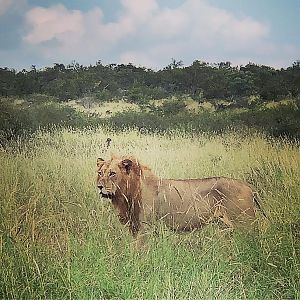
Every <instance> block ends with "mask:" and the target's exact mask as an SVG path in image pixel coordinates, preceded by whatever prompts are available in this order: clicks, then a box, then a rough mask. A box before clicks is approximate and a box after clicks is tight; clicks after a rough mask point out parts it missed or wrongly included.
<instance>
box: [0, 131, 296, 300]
mask: <svg viewBox="0 0 300 300" xmlns="http://www.w3.org/2000/svg"><path fill="white" fill-rule="evenodd" d="M107 137H110V138H111V139H112V145H111V148H110V149H109V150H107V149H106V146H105V141H106V138H107ZM111 152H112V153H115V154H132V155H135V156H136V157H138V158H139V159H140V160H141V161H142V162H143V163H144V164H146V165H149V166H150V167H151V168H152V170H153V171H154V172H155V173H156V174H158V175H160V176H162V177H169V178H189V177H207V176H213V175H216V176H217V175H224V176H231V177H235V178H241V179H246V180H247V181H249V182H251V183H252V184H253V185H254V186H255V187H256V188H257V189H258V191H259V192H260V194H261V198H262V201H263V206H264V209H265V211H266V212H267V214H268V216H269V220H266V219H265V218H263V216H262V215H261V214H260V215H259V217H258V222H257V224H256V225H255V226H254V227H253V229H252V230H250V231H242V230H236V231H234V232H233V233H229V232H228V231H222V230H221V229H220V228H219V227H218V226H217V225H216V224H211V225H209V226H206V227H205V228H204V229H203V230H201V231H196V232H193V233H186V234H177V233H174V232H170V231H168V230H166V229H165V228H161V227H157V228H156V230H154V228H151V229H150V234H149V238H148V240H147V242H146V245H145V248H144V250H143V251H140V252H137V251H135V249H134V246H133V241H132V238H131V237H130V236H129V234H128V233H127V231H126V230H125V229H124V228H123V227H122V225H120V224H119V221H118V220H117V217H116V215H115V214H114V212H113V210H112V208H111V207H110V206H109V205H108V204H104V203H102V202H101V201H99V198H98V195H97V191H96V188H95V171H96V168H95V162H96V158H97V157H99V156H101V157H103V158H108V157H110V153H111ZM0 160H1V173H0V201H1V203H0V298H12V299H14V298H15V299H37V298H47V299H48V298H49V299H51V298H52V299H58V298H59V299H138V298H139V299H300V276H299V274H300V265H299V255H300V225H299V224H300V203H299V193H300V188H299V186H300V166H299V164H300V152H299V144H297V143H294V144H292V143H290V142H288V141H285V140H278V139H272V138H268V137H266V136H264V135H261V134H249V133H236V132H232V133H227V134H223V135H208V134H202V135H201V134H192V133H191V134H188V133H182V132H180V131H173V132H168V133H165V134H162V135H158V134H150V133H149V134H145V135H142V134H140V133H138V132H137V131H134V130H124V131H123V132H119V133H115V132H112V131H110V130H109V129H106V128H98V129H94V130H71V129H69V130H68V129H61V130H60V129H57V130H54V131H51V133H50V132H41V131H38V132H37V133H36V134H35V135H34V136H31V138H30V139H28V140H12V141H11V142H9V143H8V144H7V145H6V147H5V149H2V151H1V152H0Z"/></svg>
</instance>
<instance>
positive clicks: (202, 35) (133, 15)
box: [0, 0, 300, 70]
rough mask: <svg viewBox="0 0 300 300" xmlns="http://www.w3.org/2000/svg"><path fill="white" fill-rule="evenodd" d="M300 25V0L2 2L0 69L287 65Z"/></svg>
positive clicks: (299, 56)
mask: <svg viewBox="0 0 300 300" xmlns="http://www.w3.org/2000/svg"><path fill="white" fill-rule="evenodd" d="M299 28H300V0H73V1H71V0H0V67H9V68H15V69H18V70H21V69H23V68H25V69H29V68H30V67H31V66H32V65H35V66H36V67H37V68H43V67H46V66H53V64H54V63H63V64H70V63H71V62H72V61H76V62H78V63H80V64H83V65H89V64H95V63H96V62H97V61H99V60H101V61H102V63H103V64H110V63H129V62H130V63H133V64H135V65H140V66H145V67H150V68H152V69H155V70H157V69H160V68H162V67H164V66H166V65H168V64H169V63H171V59H172V58H174V59H176V60H177V61H178V60H182V61H183V64H184V65H190V64H191V63H192V62H193V61H195V60H201V61H206V62H210V63H217V62H221V61H230V62H231V63H232V64H233V65H245V64H247V63H249V62H253V63H257V64H263V65H269V66H272V67H274V68H282V67H283V68H285V67H288V66H291V65H292V64H293V62H295V61H297V60H300V33H299Z"/></svg>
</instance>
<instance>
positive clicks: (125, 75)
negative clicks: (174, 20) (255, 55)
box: [0, 59, 300, 103]
mask: <svg viewBox="0 0 300 300" xmlns="http://www.w3.org/2000/svg"><path fill="white" fill-rule="evenodd" d="M35 93H38V94H45V95H49V96H54V97H57V98H59V99H60V100H67V99H70V98H77V97H82V96H84V95H86V94H93V95H95V96H96V97H97V98H98V99H99V100H100V101H101V100H102V101H104V100H111V99H113V98H123V99H124V98H125V99H127V100H129V101H131V102H137V103H139V102H143V100H145V99H151V98H152V99H160V98H165V97H167V96H170V95H190V96H191V97H193V98H194V99H196V100H198V101H202V100H203V99H204V98H205V99H213V98H227V99H231V100H233V99H234V100H235V101H242V99H243V97H247V96H250V95H256V96H257V97H259V98H260V99H262V100H270V99H272V100H277V99H281V98H283V97H287V96H292V97H295V96H298V95H299V94H300V61H297V62H295V63H294V64H293V65H292V66H291V67H288V68H286V69H283V68H282V69H280V70H277V69H274V68H272V67H268V66H264V65H257V64H253V63H249V64H247V65H245V66H239V67H234V66H232V65H231V63H230V62H221V63H217V64H209V63H206V62H202V61H198V60H196V61H194V62H193V63H192V64H191V65H190V66H186V67H184V66H182V62H181V61H176V60H174V59H173V60H172V62H171V64H169V65H168V66H167V67H165V68H164V69H161V70H158V71H154V70H152V69H147V68H144V67H137V66H134V65H133V64H127V65H124V64H119V65H117V64H109V65H103V64H102V63H101V61H99V62H97V63H96V65H90V66H82V65H79V64H78V63H76V62H73V63H71V64H69V65H67V66H65V65H63V64H59V63H56V64H54V66H53V67H46V68H43V69H41V70H38V69H36V67H35V66H32V68H31V70H25V69H23V70H22V71H16V70H13V69H9V68H0V95H2V96H5V97H7V96H24V95H29V94H35Z"/></svg>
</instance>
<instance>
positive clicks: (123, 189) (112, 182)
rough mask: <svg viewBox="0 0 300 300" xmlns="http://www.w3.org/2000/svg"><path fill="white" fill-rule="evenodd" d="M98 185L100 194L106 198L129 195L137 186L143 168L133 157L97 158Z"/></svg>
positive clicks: (111, 198)
mask: <svg viewBox="0 0 300 300" xmlns="http://www.w3.org/2000/svg"><path fill="white" fill-rule="evenodd" d="M97 172H98V175H97V187H98V189H99V194H100V195H101V196H102V197H103V198H106V199H110V200H113V199H114V198H115V197H118V196H119V197H120V196H122V197H128V196H129V194H130V192H132V191H133V190H134V189H136V188H137V185H138V182H139V177H140V175H141V168H140V166H139V163H138V162H137V161H136V159H134V158H132V157H122V158H119V157H112V158H111V159H110V160H108V161H105V160H103V159H102V158H98V159H97Z"/></svg>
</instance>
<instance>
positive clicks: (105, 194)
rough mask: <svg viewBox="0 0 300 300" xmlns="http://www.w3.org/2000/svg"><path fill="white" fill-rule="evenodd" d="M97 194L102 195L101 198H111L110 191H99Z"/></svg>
mask: <svg viewBox="0 0 300 300" xmlns="http://www.w3.org/2000/svg"><path fill="white" fill-rule="evenodd" d="M99 194H100V195H101V197H102V198H105V199H110V200H112V197H113V193H110V192H108V193H103V192H100V193H99Z"/></svg>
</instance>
